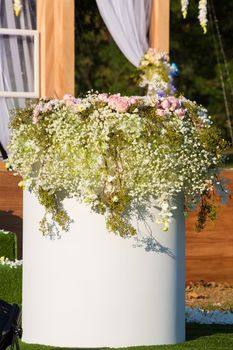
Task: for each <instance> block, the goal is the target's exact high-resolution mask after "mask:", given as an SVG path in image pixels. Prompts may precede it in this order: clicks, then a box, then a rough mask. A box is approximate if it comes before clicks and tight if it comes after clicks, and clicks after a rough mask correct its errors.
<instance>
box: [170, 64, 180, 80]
mask: <svg viewBox="0 0 233 350" xmlns="http://www.w3.org/2000/svg"><path fill="white" fill-rule="evenodd" d="M178 74H179V68H178V66H177V65H176V64H175V63H172V64H170V75H171V76H172V77H176V76H177V75H178Z"/></svg>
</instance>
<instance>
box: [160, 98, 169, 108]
mask: <svg viewBox="0 0 233 350" xmlns="http://www.w3.org/2000/svg"><path fill="white" fill-rule="evenodd" d="M161 106H162V107H163V109H169V108H170V107H171V103H170V102H169V100H168V99H165V100H163V102H162V103H161Z"/></svg>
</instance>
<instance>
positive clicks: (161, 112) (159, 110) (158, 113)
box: [156, 108, 165, 117]
mask: <svg viewBox="0 0 233 350" xmlns="http://www.w3.org/2000/svg"><path fill="white" fill-rule="evenodd" d="M156 113H157V115H159V116H160V117H163V116H164V113H165V112H164V109H162V108H158V109H157V111H156Z"/></svg>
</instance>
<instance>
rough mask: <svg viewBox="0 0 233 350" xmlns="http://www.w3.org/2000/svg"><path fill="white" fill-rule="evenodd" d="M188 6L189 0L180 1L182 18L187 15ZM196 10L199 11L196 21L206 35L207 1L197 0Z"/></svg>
mask: <svg viewBox="0 0 233 350" xmlns="http://www.w3.org/2000/svg"><path fill="white" fill-rule="evenodd" d="M188 5H189V0H181V11H182V14H183V17H184V18H186V16H187V13H188ZM198 9H199V14H198V19H199V22H200V25H201V27H202V28H203V31H204V33H205V34H206V33H207V0H199V3H198Z"/></svg>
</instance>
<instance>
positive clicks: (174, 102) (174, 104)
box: [168, 96, 181, 112]
mask: <svg viewBox="0 0 233 350" xmlns="http://www.w3.org/2000/svg"><path fill="white" fill-rule="evenodd" d="M168 101H169V102H170V103H171V107H170V110H171V111H173V112H174V111H175V110H176V109H179V108H180V107H181V103H180V101H179V100H178V99H177V98H175V97H174V96H169V97H168Z"/></svg>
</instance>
